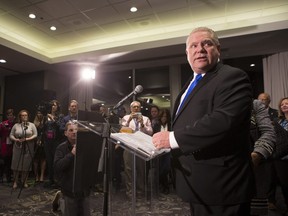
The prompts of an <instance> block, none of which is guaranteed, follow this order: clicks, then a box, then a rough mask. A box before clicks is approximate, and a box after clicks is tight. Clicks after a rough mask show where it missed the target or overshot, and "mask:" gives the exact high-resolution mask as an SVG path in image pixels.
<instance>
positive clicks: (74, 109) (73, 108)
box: [69, 102, 78, 114]
mask: <svg viewBox="0 0 288 216" xmlns="http://www.w3.org/2000/svg"><path fill="white" fill-rule="evenodd" d="M69 111H70V112H71V113H73V114H77V111H78V105H77V103H75V102H72V103H71V104H70V106H69Z"/></svg>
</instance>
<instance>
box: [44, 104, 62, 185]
mask: <svg viewBox="0 0 288 216" xmlns="http://www.w3.org/2000/svg"><path fill="white" fill-rule="evenodd" d="M62 117H63V115H62V114H60V104H59V102H58V101H57V100H52V101H51V102H50V110H49V111H48V113H47V116H46V117H45V123H44V128H43V131H44V150H45V156H46V162H47V168H48V176H49V182H48V185H45V186H48V187H53V186H54V184H55V180H54V166H53V163H54V155H55V151H56V147H57V146H58V145H59V144H60V142H61V138H62V134H61V133H60V124H61V119H62Z"/></svg>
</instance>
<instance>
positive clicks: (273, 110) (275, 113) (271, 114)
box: [268, 107, 278, 120]
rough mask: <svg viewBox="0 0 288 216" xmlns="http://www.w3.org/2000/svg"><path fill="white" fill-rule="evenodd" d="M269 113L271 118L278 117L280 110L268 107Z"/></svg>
mask: <svg viewBox="0 0 288 216" xmlns="http://www.w3.org/2000/svg"><path fill="white" fill-rule="evenodd" d="M268 113H269V116H270V119H271V120H275V119H278V110H276V109H273V108H271V107H269V108H268Z"/></svg>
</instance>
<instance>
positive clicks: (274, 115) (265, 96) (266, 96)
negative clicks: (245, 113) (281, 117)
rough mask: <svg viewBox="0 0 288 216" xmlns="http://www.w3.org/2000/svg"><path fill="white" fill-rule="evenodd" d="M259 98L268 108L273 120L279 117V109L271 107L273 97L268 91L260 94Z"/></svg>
mask: <svg viewBox="0 0 288 216" xmlns="http://www.w3.org/2000/svg"><path fill="white" fill-rule="evenodd" d="M258 100H260V101H261V102H262V103H263V104H264V105H265V108H266V109H267V110H268V114H269V116H270V118H271V120H273V119H277V118H278V111H277V110H276V109H273V108H271V107H270V102H271V99H270V95H269V94H267V93H261V94H259V95H258Z"/></svg>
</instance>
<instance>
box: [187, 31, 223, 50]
mask: <svg viewBox="0 0 288 216" xmlns="http://www.w3.org/2000/svg"><path fill="white" fill-rule="evenodd" d="M195 32H208V33H209V34H210V35H211V37H212V40H213V42H214V43H215V44H216V45H217V46H219V45H220V42H219V39H218V36H217V34H216V32H215V31H213V30H212V29H210V28H208V27H198V28H195V29H193V30H192V32H191V33H190V34H189V36H188V37H187V40H186V44H187V42H188V40H189V38H190V36H191V35H192V34H194V33H195Z"/></svg>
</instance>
